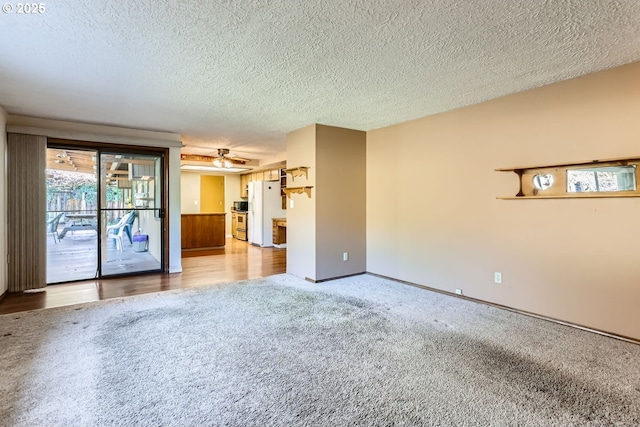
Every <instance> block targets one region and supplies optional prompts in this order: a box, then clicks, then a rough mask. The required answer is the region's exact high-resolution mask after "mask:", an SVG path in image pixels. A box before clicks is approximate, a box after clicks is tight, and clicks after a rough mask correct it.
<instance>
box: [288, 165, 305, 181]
mask: <svg viewBox="0 0 640 427" xmlns="http://www.w3.org/2000/svg"><path fill="white" fill-rule="evenodd" d="M285 171H286V172H287V173H288V174H291V182H293V181H295V179H296V177H297V176H303V175H304V177H305V179H309V167H308V166H298V167H295V168H289V169H285Z"/></svg>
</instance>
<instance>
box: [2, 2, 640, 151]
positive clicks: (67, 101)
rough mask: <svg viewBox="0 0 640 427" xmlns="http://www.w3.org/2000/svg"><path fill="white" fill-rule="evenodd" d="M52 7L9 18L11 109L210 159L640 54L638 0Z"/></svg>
mask: <svg viewBox="0 0 640 427" xmlns="http://www.w3.org/2000/svg"><path fill="white" fill-rule="evenodd" d="M3 3H4V2H3ZM13 4H15V3H13ZM44 4H45V6H46V11H45V13H44V14H41V15H26V14H18V13H16V12H17V11H16V9H15V7H14V10H13V11H12V12H11V13H2V14H1V16H0V105H2V106H4V108H5V109H6V110H7V111H8V112H9V113H10V114H16V115H27V116H35V117H43V118H52V119H62V120H72V121H80V122H89V123H98V124H107V125H117V126H124V127H133V128H140V129H151V130H161V131H169V132H176V133H180V134H182V135H183V141H185V142H186V144H187V145H188V146H189V148H187V149H186V152H190V153H197V154H207V153H215V148H218V147H228V148H231V150H232V152H234V151H235V152H236V154H238V155H241V156H244V157H249V158H265V157H270V156H273V155H275V154H276V153H278V152H280V153H281V152H283V151H284V149H285V134H286V133H287V132H290V131H292V130H295V129H298V128H300V127H303V126H306V125H308V124H311V123H323V124H328V125H334V126H342V127H348V128H352V129H360V130H370V129H375V128H379V127H383V126H387V125H391V124H394V123H399V122H403V121H407V120H410V119H414V118H418V117H423V116H426V115H429V114H434V113H438V112H442V111H446V110H450V109H453V108H457V107H460V106H464V105H469V104H473V103H477V102H481V101H484V100H487V99H492V98H496V97H499V96H502V95H506V94H509V93H514V92H518V91H522V90H525V89H529V88H533V87H537V86H541V85H544V84H548V83H552V82H556V81H560V80H565V79H569V78H572V77H577V76H580V75H583V74H587V73H591V72H594V71H599V70H602V69H606V68H611V67H614V66H618V65H622V64H625V63H629V62H634V61H637V60H640V2H639V1H638V0H628V1H616V0H593V1H585V0H558V1H551V0H545V1H540V0H528V1H506V0H503V1H498V0H485V1H481V2H480V1H478V2H476V1H468V0H455V1H443V0H430V1H429V0H427V1H409V0H387V1H381V0H358V1H353V0H349V1H347V0H335V1H332V0H328V1H304V0H300V1H285V0H280V1H276V0H262V1H259V0H234V1H231V0H227V1H206V2H205V1H197V0H172V1H162V2H160V1H153V0H137V1H121V0H111V1H106V0H105V1H103V0H99V1H83V2H81V1H77V0H56V1H52V2H45V3H44ZM199 147H204V148H199Z"/></svg>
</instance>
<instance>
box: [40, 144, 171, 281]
mask: <svg viewBox="0 0 640 427" xmlns="http://www.w3.org/2000/svg"><path fill="white" fill-rule="evenodd" d="M46 177H47V212H46V221H47V242H46V246H47V284H55V283H64V282H71V281H78V280H86V279H93V278H100V277H107V276H115V275H124V274H131V273H139V272H154V271H162V270H163V269H164V263H163V260H164V259H165V254H164V244H163V243H164V242H163V239H164V232H163V230H164V226H163V221H164V209H163V206H164V205H163V203H164V200H163V194H164V187H163V185H164V183H163V177H164V156H163V155H162V154H159V153H156V152H153V151H150V152H147V151H143V150H135V151H134V150H131V151H124V150H123V151H115V150H106V149H103V148H98V149H89V148H87V149H85V148H84V147H82V146H81V145H76V144H74V145H73V146H63V145H58V146H56V145H54V144H50V145H49V148H48V149H47V170H46Z"/></svg>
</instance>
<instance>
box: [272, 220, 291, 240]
mask: <svg viewBox="0 0 640 427" xmlns="http://www.w3.org/2000/svg"><path fill="white" fill-rule="evenodd" d="M272 222H273V244H274V245H284V244H285V243H287V219H286V218H273V220H272Z"/></svg>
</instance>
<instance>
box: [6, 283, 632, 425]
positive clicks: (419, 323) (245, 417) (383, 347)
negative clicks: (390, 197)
mask: <svg viewBox="0 0 640 427" xmlns="http://www.w3.org/2000/svg"><path fill="white" fill-rule="evenodd" d="M0 366H2V370H1V371H0V425H2V426H207V425H208V426H342V425H359V426H360V425H361V426H392V425H397V426H426V425H433V426H603V425H624V426H637V425H640V346H638V345H635V344H632V343H628V342H624V341H620V340H616V339H612V338H607V337H603V336H600V335H597V334H593V333H589V332H585V331H581V330H577V329H574V328H570V327H567V326H562V325H558V324H554V323H551V322H547V321H544V320H540V319H535V318H531V317H528V316H523V315H519V314H516V313H512V312H509V311H505V310H501V309H498V308H495V307H490V306H486V305H483V304H478V303H474V302H471V301H467V300H463V299H460V298H455V297H451V296H447V295H442V294H439V293H435V292H430V291H426V290H423V289H418V288H415V287H411V286H407V285H403V284H400V283H396V282H393V281H389V280H385V279H382V278H379V277H375V276H370V275H362V276H355V277H350V278H346V279H340V280H335V281H331V282H326V283H321V284H312V283H309V282H306V281H304V280H301V279H298V278H295V277H293V276H289V275H284V274H283V275H277V276H271V277H268V278H265V279H258V280H249V281H243V282H237V283H233V284H227V285H219V286H211V287H203V288H195V289H187V290H179V291H168V292H162V293H157V294H149V295H140V296H135V297H129V298H122V299H115V300H107V301H101V302H97V303H90V304H82V305H76V306H72V307H63V308H56V309H47V310H36V311H31V312H25V313H17V314H8V315H3V316H0Z"/></svg>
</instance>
